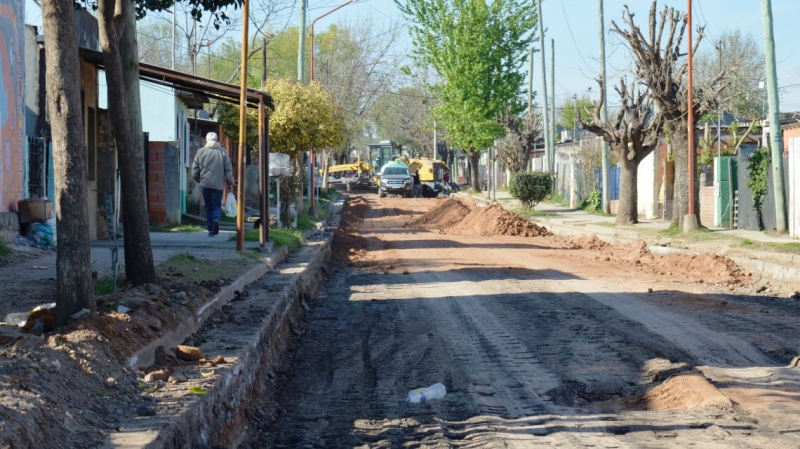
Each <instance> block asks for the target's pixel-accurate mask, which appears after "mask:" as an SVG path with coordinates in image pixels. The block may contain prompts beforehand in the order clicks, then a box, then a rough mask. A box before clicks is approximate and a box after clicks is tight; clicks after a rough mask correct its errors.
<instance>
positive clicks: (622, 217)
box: [581, 78, 662, 225]
mask: <svg viewBox="0 0 800 449" xmlns="http://www.w3.org/2000/svg"><path fill="white" fill-rule="evenodd" d="M598 84H599V85H600V100H599V101H597V102H595V104H594V114H593V115H592V122H591V123H586V122H581V127H583V128H584V129H586V130H588V131H590V132H592V133H594V134H597V135H598V136H600V137H602V138H603V140H605V141H606V142H608V144H609V146H610V147H611V151H612V152H613V153H615V156H616V157H617V159H619V161H620V162H621V165H622V170H621V171H622V173H621V176H620V198H619V209H618V211H617V224H619V225H629V224H635V223H637V222H638V221H639V220H638V217H639V213H638V207H637V195H638V191H637V175H638V168H639V164H640V163H641V162H642V160H643V159H644V158H645V157H647V155H648V154H650V153H652V152H653V150H654V149H655V148H656V146H657V145H658V134H659V129H660V128H661V123H662V122H661V117H660V116H659V115H658V114H656V113H655V112H654V108H653V103H654V101H653V99H652V97H650V95H649V94H648V92H647V91H641V90H639V91H635V92H631V91H630V90H628V86H627V82H626V81H625V79H624V78H623V79H621V80H620V83H619V86H617V87H616V88H615V90H616V91H617V93H618V94H619V97H620V103H621V106H620V108H619V110H618V111H617V113H616V116H614V117H612V118H611V119H610V120H608V121H607V122H606V123H603V120H602V119H601V118H600V111H601V109H602V106H603V98H604V95H603V94H604V92H603V82H602V80H600V79H598Z"/></svg>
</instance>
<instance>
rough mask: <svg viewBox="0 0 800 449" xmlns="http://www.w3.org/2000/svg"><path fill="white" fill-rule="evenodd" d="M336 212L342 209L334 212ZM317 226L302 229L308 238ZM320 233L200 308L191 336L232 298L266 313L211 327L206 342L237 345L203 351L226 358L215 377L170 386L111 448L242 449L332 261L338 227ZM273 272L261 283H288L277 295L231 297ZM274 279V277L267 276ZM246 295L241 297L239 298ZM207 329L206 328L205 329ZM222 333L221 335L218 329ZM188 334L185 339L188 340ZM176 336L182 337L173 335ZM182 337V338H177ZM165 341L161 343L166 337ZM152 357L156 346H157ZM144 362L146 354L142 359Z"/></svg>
mask: <svg viewBox="0 0 800 449" xmlns="http://www.w3.org/2000/svg"><path fill="white" fill-rule="evenodd" d="M335 206H336V208H335V209H334V211H333V213H332V217H331V220H330V222H331V223H332V224H331V226H334V227H335V226H338V212H339V211H340V210H341V201H337V202H336V204H335ZM337 209H338V210H337ZM314 233H315V231H310V232H308V235H306V233H304V237H310V236H311V234H314ZM316 235H319V237H320V238H318V239H316V240H313V241H307V242H306V244H304V245H303V246H302V247H301V248H300V249H299V250H298V251H297V252H295V253H292V254H291V255H289V254H288V253H287V251H286V248H285V247H282V248H280V251H281V252H280V253H279V257H278V255H276V256H275V257H274V258H273V259H272V261H271V264H270V265H271V266H274V265H277V263H279V261H283V260H286V259H288V260H286V262H284V263H283V264H282V265H280V266H279V267H277V269H276V270H275V272H273V273H268V271H269V268H270V267H268V265H267V264H265V265H264V266H263V267H262V266H258V267H254V268H253V269H251V270H250V271H248V272H247V273H246V274H245V275H244V276H242V277H241V278H240V279H238V280H237V282H235V283H234V284H232V285H230V286H228V287H227V288H226V289H224V291H221V292H220V293H219V294H218V295H217V296H215V299H214V300H212V301H210V302H209V303H208V304H207V305H206V306H205V308H204V309H203V310H199V311H198V313H197V319H196V320H195V322H196V324H197V325H196V326H193V327H192V328H193V329H194V330H193V332H192V333H194V332H196V331H197V330H198V329H199V328H200V324H202V323H203V321H204V320H205V319H206V318H208V317H209V316H210V315H211V314H212V313H213V311H214V310H216V309H218V308H220V307H222V306H223V305H225V304H228V303H230V305H231V307H233V308H234V309H236V308H239V309H240V311H241V312H244V313H251V314H252V310H253V307H254V306H255V307H261V308H263V309H264V310H263V311H261V312H259V313H258V315H252V316H260V317H262V318H261V320H260V322H253V323H252V324H251V325H250V326H249V327H247V326H246V325H242V324H239V323H238V322H234V323H231V324H230V325H231V326H234V327H235V331H231V329H227V328H225V326H224V325H220V326H219V327H217V325H216V324H215V325H214V326H211V327H212V330H211V331H209V332H210V333H211V334H212V335H211V336H209V338H208V340H209V342H210V343H209V344H212V343H214V344H217V343H221V342H223V341H224V342H225V344H231V341H230V340H231V339H232V340H234V342H233V346H231V347H229V348H225V349H230V350H231V351H229V352H226V351H224V350H214V348H208V350H207V349H206V348H205V345H204V346H203V351H204V352H205V353H206V357H213V356H214V355H224V357H225V359H226V361H228V363H227V364H226V365H221V366H218V367H217V368H215V374H214V376H213V377H212V378H210V379H190V381H189V382H187V383H184V384H177V385H175V386H172V385H167V386H165V387H164V388H165V389H171V390H172V391H170V392H169V395H168V397H166V398H160V399H156V402H157V407H156V408H157V414H156V415H155V416H152V417H142V418H137V419H135V420H134V421H133V422H130V423H127V425H125V426H123V430H122V431H121V432H116V433H113V434H112V435H111V437H110V441H109V444H107V445H106V447H114V448H141V447H146V448H194V447H219V446H222V447H238V446H239V445H240V444H241V442H242V440H243V439H244V438H246V433H245V432H244V431H243V425H244V423H245V421H246V417H245V413H246V412H247V410H248V409H250V408H251V407H253V406H256V405H257V403H258V400H259V398H262V397H266V396H268V395H269V393H270V391H268V388H269V386H270V385H271V383H270V379H272V378H273V377H274V375H273V374H272V370H273V368H274V367H275V365H276V364H277V362H278V361H279V357H280V355H281V354H282V353H283V352H284V351H285V350H286V348H287V346H288V343H289V340H290V338H291V336H292V335H291V334H292V330H293V329H292V326H293V323H294V322H296V321H297V320H299V319H300V318H301V317H302V315H303V313H304V308H303V307H304V306H303V300H305V299H307V298H310V297H312V296H313V295H314V294H315V293H316V291H317V289H318V288H319V285H320V283H321V282H322V280H323V279H324V273H325V272H326V270H327V267H328V265H329V262H330V258H331V247H332V242H333V235H334V234H333V232H323V233H322V234H316ZM265 275H266V276H268V277H267V278H266V279H265V280H264V282H270V284H269V285H270V286H275V287H277V286H283V288H281V289H280V290H279V292H277V293H276V292H275V290H272V289H267V290H260V289H257V290H255V291H254V292H253V294H252V295H248V296H247V297H246V298H247V299H245V300H244V301H239V302H230V301H231V299H232V298H233V296H234V295H233V292H234V291H235V290H240V291H241V290H244V287H245V286H246V285H247V284H249V283H251V282H256V281H259V280H260V279H261V277H262V276H265ZM269 276H274V279H273V278H269ZM240 299H241V298H240ZM204 329H208V327H206V328H204ZM214 332H218V333H219V335H216V334H213V333H214ZM189 335H191V333H190V334H188V335H186V336H184V337H183V338H186V337H188V336H189ZM176 338H177V337H176ZM181 341H183V339H181V340H180V341H179V342H181ZM162 344H163V342H162ZM152 346H153V355H154V351H155V348H157V347H158V345H156V344H153V345H152ZM139 362H140V363H141V356H140V361H139ZM189 386H202V387H203V388H205V389H206V394H205V395H191V394H190V395H187V394H186V392H185V390H186V388H187V387H189Z"/></svg>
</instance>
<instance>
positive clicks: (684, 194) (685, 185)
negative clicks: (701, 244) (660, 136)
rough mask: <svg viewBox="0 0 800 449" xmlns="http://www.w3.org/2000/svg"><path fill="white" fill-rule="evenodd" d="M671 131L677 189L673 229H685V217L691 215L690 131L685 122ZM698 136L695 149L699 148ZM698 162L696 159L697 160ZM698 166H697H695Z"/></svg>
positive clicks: (697, 193)
mask: <svg viewBox="0 0 800 449" xmlns="http://www.w3.org/2000/svg"><path fill="white" fill-rule="evenodd" d="M674 126H675V127H673V128H672V129H671V137H672V154H673V155H674V156H675V187H674V189H673V192H674V194H673V200H672V224H671V227H677V228H679V229H683V216H684V215H686V214H687V213H689V154H688V149H689V147H688V145H687V142H688V140H689V135H688V134H689V131H688V124H687V123H686V121H685V120H681V121H678V122H676V123H675V125H674ZM696 139H697V134H696V133H695V142H694V146H693V148H696V147H697V141H696ZM695 162H696V159H695ZM695 165H696V164H695ZM696 170H697V169H696V168H695V176H694V188H693V189H692V190H693V192H694V204H695V214H696V216H697V224H698V225H699V226H702V224H701V223H700V213H699V212H700V183H699V176H697V172H696Z"/></svg>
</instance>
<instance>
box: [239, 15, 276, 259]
mask: <svg viewBox="0 0 800 449" xmlns="http://www.w3.org/2000/svg"><path fill="white" fill-rule="evenodd" d="M242 18H243V19H242V21H243V22H244V23H242V63H241V64H242V71H241V75H240V76H239V78H240V80H241V82H240V84H239V154H237V155H236V172H237V179H236V181H237V182H238V186H237V187H238V188H237V195H236V199H237V200H238V201H237V202H236V209H237V210H236V250H237V251H244V194H245V187H247V182H246V180H245V176H246V175H245V169H244V168H245V167H244V161H245V159H244V153H245V152H246V151H247V41H248V39H249V37H248V36H249V35H248V29H247V26H248V25H249V24H250V2H249V0H244V2H243V5H242ZM262 226H269V217H266V219H265V220H263V223H262Z"/></svg>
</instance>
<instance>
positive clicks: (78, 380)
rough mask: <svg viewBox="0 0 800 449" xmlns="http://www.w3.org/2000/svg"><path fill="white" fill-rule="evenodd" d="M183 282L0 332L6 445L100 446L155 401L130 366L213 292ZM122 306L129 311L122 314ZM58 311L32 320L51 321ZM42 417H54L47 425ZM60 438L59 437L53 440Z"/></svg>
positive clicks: (0, 404)
mask: <svg viewBox="0 0 800 449" xmlns="http://www.w3.org/2000/svg"><path fill="white" fill-rule="evenodd" d="M211 294H212V293H211V291H209V290H208V289H206V288H204V287H202V286H200V285H196V284H194V285H193V284H188V283H183V282H178V281H164V282H162V283H160V284H159V285H155V284H148V285H144V286H140V287H136V288H133V289H129V290H127V291H124V292H121V293H118V294H116V295H108V296H104V297H100V298H98V305H97V308H98V312H99V313H98V314H97V315H95V316H92V317H87V318H82V319H79V320H77V321H75V322H74V323H72V324H71V325H69V326H67V327H66V328H65V329H63V330H61V331H60V332H59V333H51V334H46V335H44V337H42V336H37V334H41V332H37V331H36V330H35V328H34V327H30V328H29V331H30V333H29V334H25V333H23V334H20V335H18V336H16V337H11V338H3V339H0V447H53V445H54V444H55V446H57V447H75V448H84V447H98V446H101V445H102V444H103V442H104V441H105V439H106V437H107V435H108V434H109V433H112V432H115V431H118V430H119V428H120V427H119V426H120V424H121V423H123V422H126V421H129V420H132V419H134V418H135V417H136V416H140V415H141V414H142V413H143V412H142V410H144V409H148V408H149V405H148V404H149V399H148V394H147V392H146V391H145V390H144V389H143V387H142V384H141V383H140V382H139V380H138V378H139V377H140V376H142V377H143V375H144V373H142V372H137V371H135V370H132V369H130V368H128V367H127V366H126V361H127V358H128V357H129V356H131V355H132V354H133V353H134V352H135V351H136V350H138V349H139V348H141V347H143V346H145V345H146V344H148V343H149V342H151V341H153V340H154V339H156V338H157V337H158V336H160V335H162V334H163V333H164V332H165V331H167V330H169V329H172V328H174V327H176V326H177V325H178V323H179V322H180V321H181V320H182V319H184V318H182V317H187V316H193V315H194V312H193V311H194V310H195V309H196V308H197V307H198V306H199V305H201V304H205V303H206V302H208V300H209V299H210V298H211ZM120 305H124V306H125V307H126V308H127V309H128V310H127V313H117V312H116V309H117V307H118V306H120ZM51 316H52V312H50V311H48V312H43V313H37V314H36V315H32V317H31V320H29V321H39V322H41V323H43V324H44V325H47V321H48V318H49V317H51ZM42 423H50V424H49V425H44V424H42ZM54 442H56V443H54Z"/></svg>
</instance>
